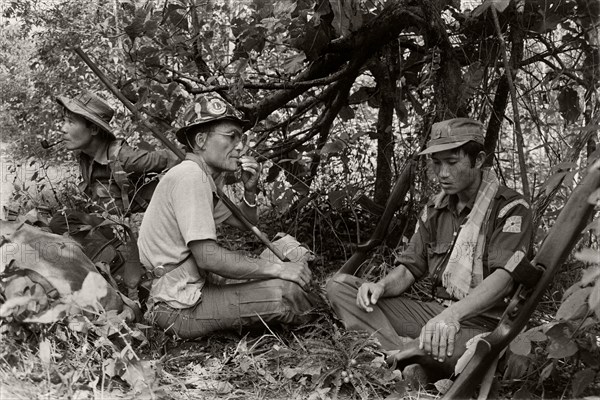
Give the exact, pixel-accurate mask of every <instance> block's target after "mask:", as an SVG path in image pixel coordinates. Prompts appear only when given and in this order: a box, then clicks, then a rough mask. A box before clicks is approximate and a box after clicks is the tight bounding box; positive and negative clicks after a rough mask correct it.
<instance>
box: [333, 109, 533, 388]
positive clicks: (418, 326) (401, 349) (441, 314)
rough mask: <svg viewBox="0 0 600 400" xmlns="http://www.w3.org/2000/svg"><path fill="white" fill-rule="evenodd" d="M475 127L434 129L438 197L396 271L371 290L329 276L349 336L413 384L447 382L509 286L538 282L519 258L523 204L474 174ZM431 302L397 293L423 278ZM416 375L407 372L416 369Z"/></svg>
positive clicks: (461, 124)
mask: <svg viewBox="0 0 600 400" xmlns="http://www.w3.org/2000/svg"><path fill="white" fill-rule="evenodd" d="M484 134H485V129H484V126H483V125H482V124H481V123H479V122H477V121H474V120H472V119H468V118H454V119H450V120H446V121H442V122H438V123H435V124H433V126H432V128H431V135H430V140H429V142H428V144H427V148H426V149H425V150H424V151H422V152H421V153H420V154H421V155H428V156H430V157H431V163H432V169H433V172H434V174H435V176H436V178H437V180H438V182H439V184H440V187H441V191H440V193H438V194H437V195H436V196H434V197H433V198H432V199H431V200H430V201H429V203H428V204H427V206H426V207H425V209H424V210H423V213H422V215H421V216H420V218H419V220H418V222H417V227H416V231H415V233H414V235H413V236H412V238H411V240H410V244H409V245H408V246H407V247H406V248H405V249H404V250H403V251H402V252H401V255H400V256H399V257H398V258H397V260H396V262H395V268H394V269H393V270H392V271H391V272H390V273H389V274H388V275H387V276H385V277H383V278H382V279H380V280H379V281H378V282H365V281H364V280H363V279H360V278H357V277H355V276H350V275H345V274H338V275H335V276H334V277H333V278H332V279H331V280H330V281H329V282H328V285H327V294H328V297H329V299H330V301H331V304H332V307H333V309H334V311H335V312H336V314H337V315H338V316H339V317H340V319H341V320H342V321H343V322H344V324H345V325H346V327H347V328H348V329H355V330H367V331H369V332H373V333H374V335H375V336H376V337H377V338H378V339H379V341H380V343H381V345H382V347H383V348H384V349H385V350H386V351H388V352H389V354H390V355H391V357H390V359H391V360H394V361H399V362H400V361H402V364H403V365H407V364H413V365H410V366H409V367H408V368H409V369H408V370H405V372H406V374H407V375H413V374H414V373H415V371H417V372H418V374H417V376H418V377H420V379H419V383H421V384H423V383H425V382H426V381H431V380H433V379H439V378H441V377H444V376H446V377H447V376H449V375H451V374H452V373H454V366H455V364H456V361H457V360H458V358H459V357H460V356H461V355H462V354H463V353H464V351H465V344H466V342H467V341H468V340H469V339H470V338H472V337H474V336H475V335H477V334H480V333H483V332H487V331H490V330H492V329H493V328H494V327H495V326H496V325H497V322H498V320H499V317H500V316H501V314H502V311H503V309H504V307H505V303H504V298H505V297H506V296H508V295H510V294H511V292H512V291H513V289H514V288H515V287H516V285H515V284H516V283H523V284H526V285H533V284H535V281H536V276H539V274H538V272H537V270H535V269H534V268H533V267H532V266H531V264H530V263H529V262H528V261H527V259H526V254H527V250H528V246H529V243H530V239H531V231H532V228H531V213H530V210H529V204H528V203H527V202H526V201H525V200H524V199H523V197H522V196H521V195H519V194H518V193H517V192H515V191H513V190H511V189H509V188H507V187H505V186H502V185H500V184H499V182H498V179H497V178H496V176H495V175H494V173H493V172H492V171H491V170H488V169H483V168H482V166H483V163H484V160H485V157H486V154H485V152H484V151H483V150H484V147H483V144H484ZM427 275H428V276H429V277H430V278H431V280H432V282H433V289H432V293H431V296H432V300H431V301H428V302H421V301H416V300H412V299H409V298H407V297H405V296H402V294H403V293H404V292H405V291H406V290H407V289H409V288H410V287H411V286H412V285H413V283H414V282H415V281H416V280H418V279H420V278H422V277H425V276H427ZM415 368H416V369H415Z"/></svg>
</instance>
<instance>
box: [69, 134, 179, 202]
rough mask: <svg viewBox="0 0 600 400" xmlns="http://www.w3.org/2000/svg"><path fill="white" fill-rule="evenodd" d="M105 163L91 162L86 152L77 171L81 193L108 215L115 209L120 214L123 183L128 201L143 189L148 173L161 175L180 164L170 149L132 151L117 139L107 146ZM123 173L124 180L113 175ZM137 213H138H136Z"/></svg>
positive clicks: (82, 154)
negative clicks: (79, 175) (106, 161)
mask: <svg viewBox="0 0 600 400" xmlns="http://www.w3.org/2000/svg"><path fill="white" fill-rule="evenodd" d="M106 151H107V158H108V159H109V160H110V161H109V163H107V164H102V163H99V162H97V161H95V160H93V159H92V158H91V157H90V156H88V155H87V154H85V153H80V155H79V169H80V172H81V177H82V179H83V182H82V183H81V184H80V186H79V188H80V190H81V191H82V192H83V193H85V194H86V195H87V196H89V197H90V199H91V200H92V201H95V202H97V203H98V204H99V205H100V206H101V207H100V208H101V209H102V208H106V209H108V210H109V212H115V211H116V210H117V209H119V210H121V211H123V208H124V206H123V198H122V197H123V187H122V186H123V184H122V182H127V187H126V188H125V191H126V192H127V193H128V195H129V196H130V197H131V198H134V195H136V194H137V198H141V195H140V194H139V190H140V188H141V187H143V186H144V183H145V180H147V178H148V174H149V173H160V172H162V171H163V170H165V169H166V168H170V167H172V166H173V165H175V164H177V162H178V161H179V160H178V158H177V156H176V155H175V154H173V153H172V152H171V151H169V150H157V151H152V152H150V151H146V150H139V149H133V148H132V147H130V146H129V145H128V144H127V143H125V141H123V140H116V141H113V142H111V143H110V144H109V145H108V146H107V149H106ZM120 171H123V173H124V174H125V175H126V177H125V179H119V178H118V177H117V176H116V175H115V174H118V173H120ZM138 211H139V210H138Z"/></svg>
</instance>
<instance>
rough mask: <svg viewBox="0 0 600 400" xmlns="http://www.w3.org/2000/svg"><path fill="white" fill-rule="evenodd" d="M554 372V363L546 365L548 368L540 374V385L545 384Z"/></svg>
mask: <svg viewBox="0 0 600 400" xmlns="http://www.w3.org/2000/svg"><path fill="white" fill-rule="evenodd" d="M553 371H554V363H553V362H552V363H550V364H548V365H546V367H545V368H544V369H543V370H542V372H541V373H540V378H539V382H540V383H541V382H544V381H545V380H546V379H548V378H550V375H552V372H553Z"/></svg>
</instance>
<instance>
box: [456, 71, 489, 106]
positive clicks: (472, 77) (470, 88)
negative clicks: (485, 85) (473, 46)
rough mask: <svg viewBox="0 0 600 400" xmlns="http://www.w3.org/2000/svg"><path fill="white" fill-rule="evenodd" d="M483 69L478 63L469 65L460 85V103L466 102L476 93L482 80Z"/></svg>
mask: <svg viewBox="0 0 600 400" xmlns="http://www.w3.org/2000/svg"><path fill="white" fill-rule="evenodd" d="M483 73H484V68H483V67H482V66H481V63H480V62H479V61H476V62H474V63H473V64H471V65H469V67H468V68H467V71H466V72H465V74H464V75H463V83H462V84H461V85H460V100H459V101H460V103H461V104H463V103H465V102H467V101H468V100H469V99H470V98H471V97H472V96H473V95H474V94H475V92H476V90H477V88H478V87H479V85H480V84H481V81H482V80H483Z"/></svg>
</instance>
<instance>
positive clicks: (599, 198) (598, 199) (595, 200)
mask: <svg viewBox="0 0 600 400" xmlns="http://www.w3.org/2000/svg"><path fill="white" fill-rule="evenodd" d="M588 203H590V204H593V205H595V206H596V207H598V206H600V188H598V189H596V190H594V192H593V193H592V194H590V197H588Z"/></svg>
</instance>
